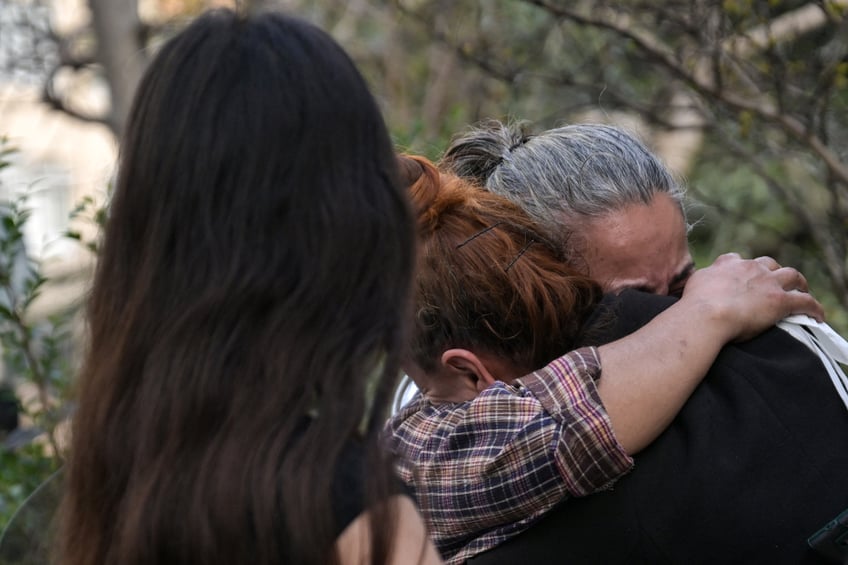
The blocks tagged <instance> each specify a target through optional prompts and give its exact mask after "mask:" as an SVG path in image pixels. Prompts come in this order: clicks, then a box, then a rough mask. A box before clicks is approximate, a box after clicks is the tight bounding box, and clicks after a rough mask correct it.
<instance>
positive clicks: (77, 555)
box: [58, 10, 437, 565]
mask: <svg viewBox="0 0 848 565" xmlns="http://www.w3.org/2000/svg"><path fill="white" fill-rule="evenodd" d="M413 263H414V226H413V222H412V217H411V214H410V212H409V210H408V205H407V202H406V199H405V194H404V190H403V188H402V187H400V186H399V182H398V173H397V165H396V162H395V159H394V155H393V152H392V146H391V142H390V140H389V136H388V134H387V131H386V128H385V126H384V124H383V121H382V118H381V115H380V112H379V110H378V108H377V105H376V104H375V101H374V99H373V98H372V96H371V94H370V93H369V91H368V89H367V87H366V84H365V82H364V80H363V79H362V77H361V75H360V74H359V72H358V71H357V70H356V68H355V67H354V65H353V64H352V62H351V61H350V59H349V58H348V56H347V55H346V54H345V53H344V51H343V50H342V49H341V48H340V47H339V46H338V45H337V44H336V43H335V42H334V41H333V40H332V39H331V38H330V37H329V36H328V35H327V34H325V33H324V32H322V31H320V30H319V29H317V28H315V27H314V26H312V25H310V24H307V23H304V22H301V21H298V20H295V19H291V18H288V17H284V16H281V15H279V14H264V15H261V16H254V17H242V16H240V15H237V14H235V13H233V12H231V11H226V10H221V11H214V12H210V13H207V14H205V15H203V16H201V17H199V18H198V19H197V20H196V21H195V22H194V23H192V24H191V25H190V26H189V27H188V28H187V29H185V30H184V31H183V32H181V33H180V34H179V35H178V36H177V37H175V38H174V39H173V40H171V41H170V42H168V43H167V44H166V45H165V46H164V47H162V49H161V51H160V52H159V53H158V55H157V56H156V58H155V59H154V60H153V62H152V63H151V65H150V68H149V70H148V71H147V73H146V75H145V77H144V79H143V80H142V83H141V85H140V87H139V91H138V93H137V94H136V98H135V103H134V106H133V108H132V111H131V115H130V117H129V122H128V126H127V130H126V134H125V137H124V139H123V143H122V147H121V159H120V166H119V175H118V179H117V184H116V187H115V192H114V198H113V200H112V203H111V206H110V211H109V220H108V224H107V226H106V230H105V235H104V241H103V248H102V253H101V256H100V261H99V263H98V267H97V273H96V277H95V281H94V286H93V288H92V291H91V296H90V301H89V304H88V323H89V326H90V346H89V349H88V352H87V355H86V357H85V361H84V366H83V369H82V372H81V375H80V381H79V404H78V410H77V412H76V415H75V417H74V423H73V438H72V444H71V450H70V458H69V464H68V476H67V483H66V494H65V498H64V501H63V507H62V510H61V519H62V533H61V539H60V543H59V547H58V553H59V556H58V557H59V561H60V562H61V563H67V564H69V565H83V564H106V563H114V564H121V565H131V564H150V563H184V564H189V563H196V564H201V563H202V564H213V563H227V564H232V563H257V564H260V563H261V564H270V563H325V562H341V563H365V562H367V563H388V562H392V563H407V562H416V561H421V562H424V563H430V562H435V561H436V560H437V557H436V556H435V553H434V551H433V549H432V545H431V544H429V542H427V540H426V535H425V532H424V529H423V525H422V523H421V521H420V518H419V516H418V514H417V513H416V511H415V509H414V506H413V504H412V502H411V499H410V498H408V497H407V496H405V491H402V490H400V489H399V487H398V484H397V483H396V482H395V479H394V478H393V475H392V473H391V463H390V461H388V460H387V459H386V458H385V457H384V456H382V455H381V453H380V451H379V449H378V447H377V435H378V432H379V430H380V429H381V424H382V422H383V421H384V417H385V413H384V412H383V410H382V407H385V406H388V404H389V399H390V398H391V393H392V391H393V389H394V386H395V376H396V375H397V374H398V362H399V356H400V353H399V349H400V347H401V345H402V344H403V340H404V336H405V332H404V324H403V322H402V320H403V318H404V317H405V315H406V312H407V301H408V291H409V286H410V279H411V273H412V268H413ZM372 525H373V527H372Z"/></svg>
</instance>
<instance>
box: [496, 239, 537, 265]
mask: <svg viewBox="0 0 848 565" xmlns="http://www.w3.org/2000/svg"><path fill="white" fill-rule="evenodd" d="M534 243H536V240H535V239H531V240H530V241H528V242H527V244H526V245H525V246H524V247H522V248H521V251H519V252H518V255H516V256H515V257H514V258H513V259H512V261H510V262H509V265H507V266H506V267H504V273H507V272H509V270H510V269H511V268H512V266H513V265H515V262H516V261H518V260H519V259H521V256H522V255H524V253H526V252H527V250H528V249H530V246H531V245H533V244H534Z"/></svg>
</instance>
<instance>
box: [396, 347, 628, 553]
mask: <svg viewBox="0 0 848 565" xmlns="http://www.w3.org/2000/svg"><path fill="white" fill-rule="evenodd" d="M600 373H601V367H600V359H599V358H598V352H597V350H596V349H595V348H593V347H587V348H583V349H579V350H577V351H574V352H571V353H569V354H567V355H565V356H563V357H560V358H559V359H556V360H555V361H553V362H552V363H551V364H549V365H548V366H546V367H545V368H543V369H541V370H539V371H536V372H535V373H532V374H530V375H527V376H524V377H522V378H520V379H518V380H516V381H515V382H514V384H512V385H508V384H506V383H503V382H497V383H495V384H494V385H492V386H490V387H489V388H487V389H486V390H485V391H483V392H482V393H480V395H478V396H477V398H475V399H474V400H470V401H467V402H460V403H444V404H432V403H431V402H429V401H428V400H427V399H426V398H424V397H423V396H422V395H420V394H418V395H416V396H415V397H414V398H413V400H412V401H411V402H410V403H409V404H407V405H406V406H404V407H403V408H402V409H401V410H400V412H398V413H397V414H396V415H395V416H393V417H392V419H391V420H389V422H388V423H387V425H386V430H387V432H388V436H389V437H388V438H387V439H388V442H389V448H390V449H391V450H392V451H393V452H394V453H395V455H397V457H398V473H399V474H400V476H401V478H402V479H403V480H404V481H405V482H406V483H407V484H409V485H410V487H411V488H412V489H413V491H414V493H415V496H416V498H417V500H418V503H419V504H420V506H421V510H422V512H423V514H424V517H425V519H426V521H427V525H428V527H429V531H430V535H431V536H432V538H433V541H434V542H435V543H436V546H437V547H438V548H439V551H440V552H441V554H442V556H443V557H444V558H445V559H446V560H447V562H448V563H462V562H464V561H465V560H466V559H468V558H470V557H473V556H474V555H476V554H478V553H481V552H483V551H486V550H487V549H491V548H492V547H495V546H496V545H498V544H500V543H501V542H503V541H505V540H506V539H508V538H510V537H512V536H514V535H516V534H518V533H520V532H522V531H524V530H526V529H527V528H528V527H529V526H530V525H531V524H532V523H533V522H535V521H536V520H537V519H538V518H539V517H540V516H541V515H542V514H544V513H545V512H547V511H548V510H549V509H550V508H551V507H552V506H554V505H555V504H556V503H558V502H560V501H562V500H563V499H565V498H567V497H569V496H583V495H587V494H590V493H593V492H596V491H598V490H603V489H605V488H609V486H610V485H611V484H612V483H613V482H614V481H615V480H616V479H618V478H619V477H621V476H622V475H623V474H625V473H627V471H629V470H630V469H631V468H632V467H633V460H632V459H631V458H630V457H629V456H628V455H627V454H626V453H625V452H624V449H623V448H622V447H621V446H620V445H619V444H618V442H617V441H616V439H615V436H614V435H613V431H612V427H611V424H610V421H609V417H608V416H607V413H606V410H605V409H604V407H603V405H602V404H601V399H600V397H599V396H598V391H597V389H596V387H595V379H597V378H598V377H599V376H600Z"/></svg>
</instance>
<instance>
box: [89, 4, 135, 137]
mask: <svg viewBox="0 0 848 565" xmlns="http://www.w3.org/2000/svg"><path fill="white" fill-rule="evenodd" d="M89 7H90V8H91V16H92V22H93V24H94V31H95V34H96V35H97V55H98V61H99V62H100V64H102V65H103V71H104V74H105V76H106V80H107V81H108V83H109V89H110V91H111V95H112V108H111V113H110V116H109V119H108V123H109V126H110V127H111V128H112V131H113V132H115V135H116V136H118V137H120V136H121V133H122V132H123V130H124V123H125V122H126V119H127V115H128V114H129V110H130V104H132V98H133V94H134V93H135V89H136V87H137V86H138V83H139V81H140V80H141V75H142V73H143V72H144V68H145V64H146V61H147V58H146V56H145V55H144V51H143V46H142V45H141V35H142V34H141V31H142V26H141V20H140V18H139V15H138V0H89Z"/></svg>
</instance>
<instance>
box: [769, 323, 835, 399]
mask: <svg viewBox="0 0 848 565" xmlns="http://www.w3.org/2000/svg"><path fill="white" fill-rule="evenodd" d="M777 327H779V328H781V329H782V330H784V331H786V332H787V333H789V335H791V336H792V337H794V338H795V339H797V340H798V341H800V342H801V343H803V344H804V345H806V346H807V347H809V348H810V350H811V351H812V352H813V353H815V354H816V355H817V356H818V357H819V359H821V360H822V363H823V364H824V366H825V369H827V374H828V375H829V376H830V380H831V381H832V382H833V386H835V387H836V392H837V393H838V394H839V397H840V398H841V399H842V402H843V403H844V404H845V407H846V408H848V377H846V376H845V372H844V371H843V370H842V367H841V366H840V365H839V364H840V363H842V364H843V365H848V341H845V339H844V338H843V337H842V336H841V335H839V334H838V333H836V332H835V331H833V328H831V327H830V326H829V325H827V324H825V323H823V322H817V321H815V320H814V319H812V318H810V317H809V316H804V315H795V316H788V317H786V318H784V319H783V320H781V321H780V322H778V323H777Z"/></svg>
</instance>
